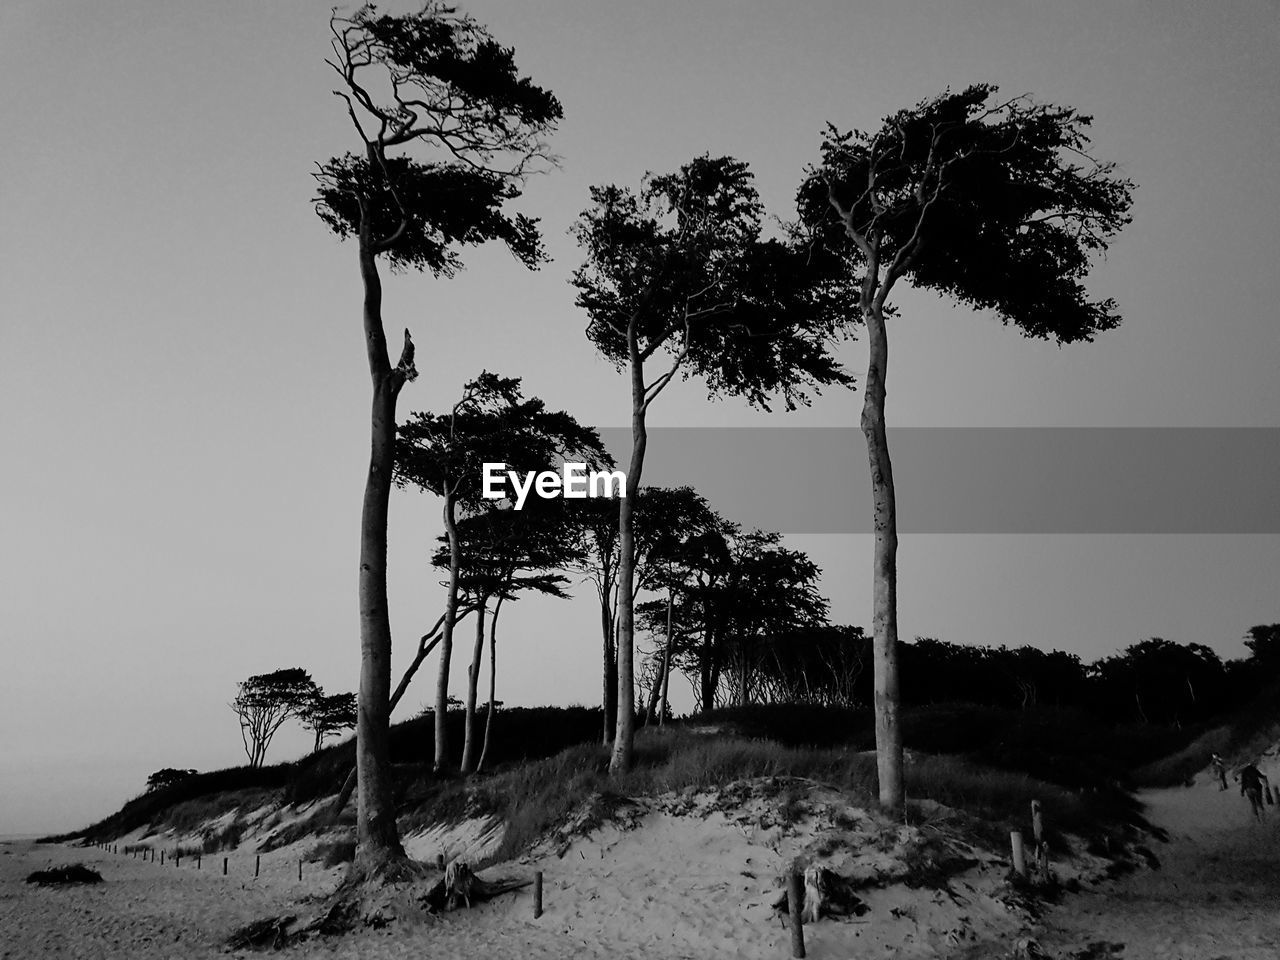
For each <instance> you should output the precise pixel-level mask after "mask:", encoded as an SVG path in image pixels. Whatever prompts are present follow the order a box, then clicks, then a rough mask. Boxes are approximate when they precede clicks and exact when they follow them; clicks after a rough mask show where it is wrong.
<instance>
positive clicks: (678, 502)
mask: <svg viewBox="0 0 1280 960" xmlns="http://www.w3.org/2000/svg"><path fill="white" fill-rule="evenodd" d="M619 507H620V501H619V500H617V499H604V498H595V499H590V500H580V501H576V502H575V503H574V504H573V505H572V506H571V507H570V510H571V514H572V516H573V517H574V518H575V519H576V529H577V536H578V539H579V541H580V547H579V551H578V556H579V561H578V563H577V568H578V569H579V570H580V571H581V572H582V573H584V574H585V575H586V578H587V579H588V580H589V581H591V584H592V585H593V586H594V587H595V591H596V599H597V601H598V603H599V605H600V631H601V639H602V658H601V679H602V687H603V690H602V697H601V704H602V706H603V708H604V711H603V712H604V722H603V730H602V735H603V741H604V743H605V745H606V746H607V745H608V744H610V743H612V742H613V732H614V727H615V725H616V722H617V710H616V705H617V693H618V660H617V644H616V640H617V633H618V631H617V623H618V568H619V565H620V561H621V557H620V554H621V550H620V549H619V542H618V510H619ZM633 516H634V518H635V519H634V523H635V537H634V541H633V542H634V555H633V560H632V566H633V570H634V573H633V576H632V591H631V595H632V601H633V602H634V601H635V599H636V598H637V597H638V596H639V595H640V592H641V591H642V590H644V589H645V588H646V586H648V585H650V584H652V583H656V582H657V581H658V580H661V581H662V582H663V583H668V582H669V581H670V579H671V577H672V576H673V575H674V574H675V572H676V571H675V566H673V565H676V564H678V558H677V557H676V556H675V554H676V553H677V552H678V550H679V547H680V544H681V543H682V542H683V541H684V540H687V539H688V538H689V537H691V536H696V535H698V534H699V533H701V532H703V531H705V530H707V529H709V528H711V527H712V526H714V525H715V523H716V522H718V520H719V518H718V517H717V516H716V514H715V511H713V510H712V509H711V508H710V507H709V506H708V505H707V501H706V500H705V499H703V497H702V496H700V495H699V494H698V493H697V491H695V490H694V489H693V488H692V487H642V488H641V489H640V491H639V493H638V494H637V496H636V504H635V507H634V514H633ZM651 699H652V697H651ZM652 712H653V708H652V707H650V708H649V709H647V710H646V716H647V715H649V714H651V713H652Z"/></svg>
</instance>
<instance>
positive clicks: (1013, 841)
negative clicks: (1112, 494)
mask: <svg viewBox="0 0 1280 960" xmlns="http://www.w3.org/2000/svg"><path fill="white" fill-rule="evenodd" d="M1009 844H1010V846H1012V847H1013V872H1014V873H1016V874H1017V875H1018V876H1020V877H1023V878H1025V877H1026V875H1027V858H1026V855H1025V853H1024V852H1023V849H1022V832H1021V831H1020V830H1014V831H1013V832H1011V833H1010V834H1009Z"/></svg>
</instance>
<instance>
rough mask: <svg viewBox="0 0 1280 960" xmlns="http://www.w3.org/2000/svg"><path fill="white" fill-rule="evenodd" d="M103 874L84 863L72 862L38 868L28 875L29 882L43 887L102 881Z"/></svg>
mask: <svg viewBox="0 0 1280 960" xmlns="http://www.w3.org/2000/svg"><path fill="white" fill-rule="evenodd" d="M101 882H102V874H100V873H99V872H98V871H97V870H91V869H89V868H88V867H86V866H85V865H84V864H82V863H72V864H69V865H67V866H65V867H55V868H54V869H52V870H37V871H36V872H35V873H32V874H28V875H27V883H34V884H37V885H38V886H41V887H62V886H67V885H68V884H75V883H101Z"/></svg>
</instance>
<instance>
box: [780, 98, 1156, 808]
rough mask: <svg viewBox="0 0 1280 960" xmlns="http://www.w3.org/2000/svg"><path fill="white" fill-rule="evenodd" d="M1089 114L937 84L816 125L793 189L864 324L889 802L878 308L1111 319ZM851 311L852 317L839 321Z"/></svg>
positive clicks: (891, 626) (1038, 329)
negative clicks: (1103, 293) (852, 283)
mask: <svg viewBox="0 0 1280 960" xmlns="http://www.w3.org/2000/svg"><path fill="white" fill-rule="evenodd" d="M1089 122H1090V118H1089V117H1086V116H1083V115H1081V114H1080V113H1078V112H1077V111H1075V110H1073V109H1071V108H1069V107H1058V106H1051V105H1047V104H1039V103H1035V102H1032V101H1031V100H1030V99H1029V98H1028V97H1025V96H1020V97H1014V98H1012V99H1007V100H1002V99H999V98H998V97H997V96H996V88H995V87H992V86H987V85H978V86H973V87H969V88H968V89H966V90H963V91H960V92H958V93H953V92H951V91H947V92H946V93H943V94H941V95H940V96H937V97H933V98H931V99H928V100H924V101H921V102H920V103H918V104H916V106H914V107H911V108H909V109H906V110H901V111H899V112H898V113H895V114H893V115H892V116H890V117H887V118H886V119H885V121H884V122H883V124H882V125H881V126H880V128H879V129H878V130H877V131H875V132H874V133H868V132H863V131H852V132H840V131H838V130H837V129H836V128H834V127H829V128H828V131H827V135H826V138H825V139H824V141H823V143H822V160H821V162H820V163H819V164H818V166H817V167H815V168H813V169H811V170H809V171H808V173H807V175H806V177H805V179H804V182H803V183H802V184H801V186H800V189H799V194H798V202H799V206H800V211H801V219H802V222H803V224H804V225H805V226H806V227H807V228H808V230H809V232H810V233H811V235H812V236H814V237H815V238H818V239H820V240H821V241H823V242H822V244H821V245H822V246H825V247H827V248H829V249H832V250H841V251H843V252H844V254H845V255H846V256H847V258H848V260H849V262H850V272H851V275H856V276H857V277H858V295H857V297H856V299H855V300H854V301H853V302H852V303H851V304H850V306H851V307H853V308H854V310H853V311H851V313H856V319H858V320H861V322H862V323H863V324H864V325H865V327H866V338H867V347H868V361H867V373H866V377H865V378H864V381H863V403H862V420H861V425H862V432H863V434H864V435H865V437H866V443H867V455H868V462H869V466H870V471H871V481H872V492H873V498H874V508H875V514H874V517H875V548H874V549H875V555H874V564H873V589H872V596H873V606H872V636H873V639H874V649H875V664H874V673H875V687H876V694H875V726H876V754H877V767H878V772H879V781H880V784H879V790H880V805H881V807H882V808H884V809H885V810H886V811H888V812H891V813H893V814H895V815H896V814H900V813H901V812H902V810H903V802H904V794H903V777H902V734H901V730H900V729H899V725H898V666H897V654H896V645H897V640H898V620H897V617H898V613H897V582H898V574H897V551H898V528H897V523H898V522H897V507H896V501H895V497H894V482H893V468H892V464H891V462H890V458H889V446H888V442H887V441H886V439H885V385H886V380H887V373H888V360H889V342H888V334H887V327H886V323H885V318H886V316H887V315H889V314H890V313H891V312H892V311H891V307H890V304H889V296H890V294H891V293H892V292H893V290H894V288H895V287H896V286H897V285H898V283H899V281H903V282H906V283H910V284H912V285H914V286H917V287H922V288H926V289H930V290H935V291H937V292H938V293H940V294H943V295H945V296H947V297H950V298H952V299H954V300H956V301H958V302H960V303H964V304H968V305H969V306H971V307H973V308H975V309H979V310H990V311H992V312H993V313H994V314H995V315H996V316H998V317H999V318H1000V319H1001V320H1002V321H1003V322H1005V323H1008V324H1012V325H1014V326H1016V327H1017V328H1018V329H1019V330H1020V331H1021V332H1022V333H1023V334H1025V335H1026V336H1030V337H1038V338H1046V339H1053V340H1056V341H1058V342H1059V343H1072V342H1075V341H1080V340H1086V341H1087V340H1091V339H1093V337H1094V336H1095V335H1096V334H1098V333H1100V332H1101V331H1104V330H1109V329H1111V328H1112V327H1114V326H1116V325H1117V324H1118V323H1119V322H1120V317H1119V315H1118V314H1117V312H1116V304H1115V303H1114V301H1112V300H1106V299H1103V300H1096V299H1091V298H1090V297H1089V296H1088V294H1087V293H1086V291H1085V289H1084V286H1083V279H1084V277H1085V274H1086V273H1087V272H1088V269H1089V265H1090V261H1091V258H1092V255H1094V254H1096V253H1100V252H1102V251H1104V250H1105V249H1106V248H1107V245H1108V242H1109V241H1110V239H1111V238H1112V236H1114V235H1115V233H1116V232H1117V231H1118V230H1119V229H1120V228H1121V227H1123V226H1124V225H1125V224H1126V223H1128V222H1129V219H1130V218H1129V207H1130V203H1131V192H1132V184H1131V183H1130V181H1128V180H1126V179H1124V178H1123V177H1120V176H1117V175H1116V169H1115V165H1114V164H1109V163H1100V162H1098V161H1096V160H1094V159H1093V157H1092V156H1091V155H1090V153H1089V148H1090V140H1089V137H1088V127H1089ZM851 319H852V318H851Z"/></svg>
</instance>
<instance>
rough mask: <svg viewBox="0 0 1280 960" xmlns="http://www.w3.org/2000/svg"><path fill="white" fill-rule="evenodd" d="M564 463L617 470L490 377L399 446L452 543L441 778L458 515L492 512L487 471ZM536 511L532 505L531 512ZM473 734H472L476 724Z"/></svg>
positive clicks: (570, 426)
mask: <svg viewBox="0 0 1280 960" xmlns="http://www.w3.org/2000/svg"><path fill="white" fill-rule="evenodd" d="M565 462H575V463H583V464H586V465H587V466H588V467H589V468H590V469H599V468H601V467H604V466H611V465H612V460H611V459H610V457H609V454H608V453H607V451H605V449H604V446H603V444H602V443H601V441H600V436H599V434H598V433H597V432H596V431H595V430H594V429H593V428H590V427H584V426H583V425H581V424H580V423H578V421H577V420H575V419H574V418H573V417H572V416H570V415H569V414H568V413H565V412H564V411H550V410H547V409H546V405H545V404H544V403H543V402H542V401H541V400H539V399H537V398H536V397H534V398H526V397H525V396H524V395H523V393H522V392H521V388H520V380H519V379H518V378H507V377H499V376H496V375H495V374H492V373H488V372H484V373H482V374H481V375H480V376H479V377H477V378H476V379H474V380H472V381H470V382H469V383H467V384H466V385H465V386H464V388H463V392H462V397H461V399H460V400H459V401H458V402H457V403H455V404H454V405H453V408H452V409H451V410H450V411H449V412H448V413H444V414H433V413H413V414H411V415H410V417H409V419H408V420H407V421H406V422H405V423H404V424H403V425H402V426H401V428H400V437H399V439H398V441H397V445H396V471H397V474H396V476H397V482H399V483H401V484H413V485H414V486H417V487H419V488H421V489H423V490H426V491H428V492H430V493H433V494H435V495H436V496H438V497H440V498H441V500H442V501H443V513H444V529H445V537H446V541H447V543H448V557H449V582H448V594H447V599H446V604H445V619H444V625H443V632H442V635H441V642H440V668H439V673H438V680H437V684H436V710H435V725H434V726H435V768H436V769H437V770H439V769H442V768H443V766H444V765H445V763H446V762H447V760H448V734H447V727H446V724H445V714H446V704H447V700H448V696H449V668H450V663H451V658H452V650H453V631H454V626H455V624H456V622H457V611H458V609H459V602H460V596H461V587H462V584H461V577H462V571H463V568H464V555H465V547H464V544H463V540H462V537H461V536H460V534H459V532H458V522H459V511H462V513H463V514H467V515H471V514H479V513H482V512H485V511H487V510H491V509H492V505H493V504H494V503H495V501H492V500H486V499H485V497H484V482H483V478H484V464H486V463H501V464H504V465H505V466H506V468H507V470H509V471H515V472H516V473H518V474H521V475H525V474H527V473H529V472H541V471H543V470H551V469H555V468H558V467H560V466H561V465H562V464H564V463H565ZM502 489H503V491H504V492H506V493H508V494H510V489H511V488H510V481H509V480H504V483H503V485H502ZM529 506H530V505H529V503H527V502H526V504H525V509H529ZM566 535H568V534H567V531H566ZM484 582H485V581H484V580H482V579H481V580H475V579H473V581H472V587H473V589H472V590H471V591H470V592H471V594H472V597H471V602H470V603H469V604H468V605H469V606H470V607H471V608H472V609H474V610H476V614H477V620H478V622H477V624H476V636H477V642H476V655H475V659H474V660H473V662H472V670H471V672H470V673H469V675H468V677H469V680H470V683H469V703H470V706H469V708H468V716H469V717H471V718H472V719H473V718H474V709H475V683H476V678H477V677H478V672H479V657H480V654H481V653H482V652H483V637H484V610H485V604H486V603H487V601H488V600H489V599H490V597H491V596H492V594H489V593H486V592H485V591H484V590H483V589H479V590H477V589H475V588H476V587H477V586H479V585H481V584H483V583H484ZM467 729H468V731H470V729H471V726H470V724H469V725H468V728H467ZM463 747H464V752H463V758H462V766H463V769H464V772H471V770H473V769H474V764H475V760H476V755H475V750H474V747H475V741H474V739H473V738H471V737H468V738H467V739H466V740H465V742H464V744H463Z"/></svg>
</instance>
